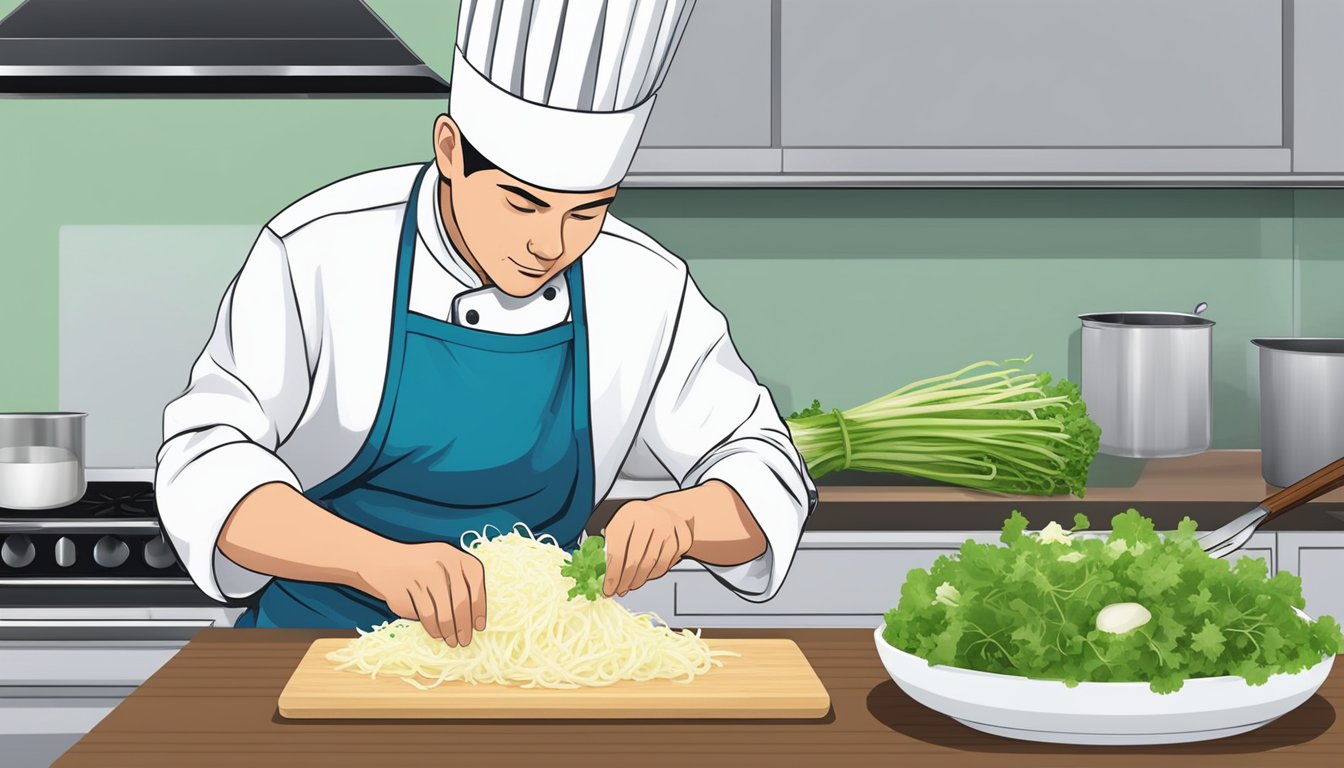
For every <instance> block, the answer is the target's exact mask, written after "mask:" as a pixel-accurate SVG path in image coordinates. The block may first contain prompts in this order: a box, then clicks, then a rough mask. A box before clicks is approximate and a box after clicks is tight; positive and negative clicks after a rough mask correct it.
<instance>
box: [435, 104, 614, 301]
mask: <svg viewBox="0 0 1344 768" xmlns="http://www.w3.org/2000/svg"><path fill="white" fill-rule="evenodd" d="M434 144H435V150H436V154H437V162H438V167H439V173H440V174H441V175H442V177H443V179H444V181H446V182H447V189H442V188H441V190H440V192H441V199H442V197H443V195H447V196H448V197H449V199H450V200H451V204H450V205H444V206H441V207H442V208H443V209H444V213H445V218H447V219H448V220H447V221H445V225H446V226H447V228H448V230H449V234H450V235H453V234H454V233H453V229H456V230H457V232H456V235H457V238H455V239H459V238H460V242H458V243H456V245H458V247H459V248H460V247H461V246H462V245H465V246H466V253H464V254H463V255H464V256H465V257H466V258H467V259H468V260H469V261H471V262H473V266H474V267H476V268H478V271H481V272H484V273H485V274H486V276H488V277H489V279H490V282H492V283H494V284H495V285H496V286H498V287H499V289H500V290H502V291H504V292H505V293H507V294H509V295H510V296H529V295H531V294H532V293H534V292H536V291H537V290H538V289H540V288H541V286H542V285H544V284H545V283H546V282H547V281H548V280H550V279H551V278H553V277H555V275H556V274H557V273H559V272H561V271H562V270H564V269H565V268H566V267H568V266H569V265H570V264H573V263H574V261H575V260H576V259H578V258H579V256H581V255H582V254H583V252H584V251H586V250H588V247H589V246H591V245H592V244H593V241H594V240H596V239H597V236H598V234H599V233H600V232H601V231H602V221H603V220H604V219H605V218H606V215H607V206H608V205H609V204H610V203H611V201H612V200H613V198H614V197H615V195H616V187H614V186H613V187H609V188H607V189H603V190H598V191H596V192H555V191H551V190H547V189H543V188H541V187H535V186H532V185H530V184H528V183H526V182H524V181H521V180H519V179H516V178H514V177H513V176H510V175H509V174H507V173H505V172H503V171H501V170H499V169H498V168H488V169H486V170H478V169H475V168H469V167H467V164H466V163H465V162H464V153H463V149H462V140H461V133H460V132H459V131H458V129H457V124H456V123H454V122H453V120H452V118H450V117H448V116H447V115H443V116H440V117H439V119H438V122H437V123H436V124H435V126H434Z"/></svg>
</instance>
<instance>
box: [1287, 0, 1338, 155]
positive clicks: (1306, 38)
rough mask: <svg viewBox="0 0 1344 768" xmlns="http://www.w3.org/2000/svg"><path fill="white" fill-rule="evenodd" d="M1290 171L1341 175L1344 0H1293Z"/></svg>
mask: <svg viewBox="0 0 1344 768" xmlns="http://www.w3.org/2000/svg"><path fill="white" fill-rule="evenodd" d="M1293 22H1294V28H1295V30H1296V31H1295V33H1294V36H1293V170H1294V171H1295V172H1297V173H1303V174H1307V173H1336V174H1338V173H1344V99H1341V98H1340V92H1339V84H1340V83H1341V82H1344V46H1341V45H1340V44H1339V41H1340V36H1341V33H1344V3H1341V2H1339V0H1295V2H1294V3H1293Z"/></svg>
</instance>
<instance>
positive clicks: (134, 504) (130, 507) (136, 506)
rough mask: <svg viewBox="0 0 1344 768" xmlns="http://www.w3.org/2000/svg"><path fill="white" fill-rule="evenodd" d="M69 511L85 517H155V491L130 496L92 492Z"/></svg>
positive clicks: (143, 491) (135, 492)
mask: <svg viewBox="0 0 1344 768" xmlns="http://www.w3.org/2000/svg"><path fill="white" fill-rule="evenodd" d="M68 509H69V511H70V512H71V513H72V514H75V515H79V516H85V517H101V518H112V517H154V514H155V513H154V490H153V489H152V488H147V489H144V490H140V491H133V492H131V493H129V494H122V493H115V494H114V493H107V492H104V491H91V492H90V493H87V494H85V495H84V498H82V499H80V500H79V501H77V502H75V503H74V504H72V505H70V507H69V508H68Z"/></svg>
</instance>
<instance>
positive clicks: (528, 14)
mask: <svg viewBox="0 0 1344 768" xmlns="http://www.w3.org/2000/svg"><path fill="white" fill-rule="evenodd" d="M694 5H695V0H462V5H461V11H460V15H459V17H458V25H457V46H456V50H455V51H454V57H453V76H452V77H453V79H452V94H451V96H450V97H449V106H448V111H449V114H450V115H452V118H453V120H455V121H456V122H457V124H458V127H459V128H461V130H462V134H463V135H464V136H466V138H467V140H468V141H470V142H471V143H472V146H474V147H475V148H476V149H477V150H479V151H480V153H481V154H482V155H484V156H485V157H486V158H487V159H489V160H490V162H492V163H494V164H495V165H497V166H499V168H500V169H501V170H503V171H505V172H507V173H508V174H510V175H512V176H515V177H517V178H519V179H522V180H523V181H526V182H527V183H529V184H533V185H535V186H538V187H543V188H546V189H554V190H560V191H566V192H588V191H592V190H598V189H605V188H607V187H610V186H611V185H613V184H616V183H618V182H619V181H620V180H621V179H622V178H624V177H625V174H626V171H628V170H630V163H631V161H632V160H633V159H634V156H635V149H636V148H637V147H638V145H639V139H640V136H641V135H642V134H643V133H644V125H645V123H647V122H648V119H649V112H650V111H651V110H652V109H653V101H654V94H655V92H657V90H658V88H659V87H660V86H661V85H662V84H663V78H664V77H666V76H667V69H668V65H669V64H670V63H671V61H672V54H673V53H674V52H675V51H676V49H677V43H678V42H680V40H681V35H682V32H683V30H685V28H686V22H687V20H688V19H689V18H690V16H691V8H692V6H694Z"/></svg>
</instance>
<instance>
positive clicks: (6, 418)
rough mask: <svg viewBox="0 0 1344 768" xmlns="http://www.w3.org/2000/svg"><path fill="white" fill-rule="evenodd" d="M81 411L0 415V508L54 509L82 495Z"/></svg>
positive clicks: (82, 440)
mask: <svg viewBox="0 0 1344 768" xmlns="http://www.w3.org/2000/svg"><path fill="white" fill-rule="evenodd" d="M87 417H88V414H86V413H64V412H63V413H0V509H17V510H31V509H56V508H57V507H64V506H67V505H69V504H73V503H75V502H76V501H79V499H80V498H81V497H83V496H84V490H85V481H84V420H85V419H86V418H87Z"/></svg>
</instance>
